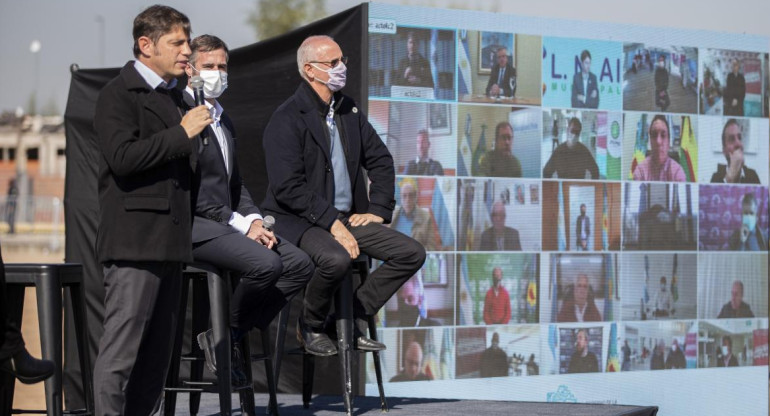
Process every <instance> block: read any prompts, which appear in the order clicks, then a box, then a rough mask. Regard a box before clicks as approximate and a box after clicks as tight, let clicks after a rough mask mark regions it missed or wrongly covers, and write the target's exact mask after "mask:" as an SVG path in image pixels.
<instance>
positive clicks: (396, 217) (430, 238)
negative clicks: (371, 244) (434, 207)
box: [390, 180, 438, 251]
mask: <svg viewBox="0 0 770 416" xmlns="http://www.w3.org/2000/svg"><path fill="white" fill-rule="evenodd" d="M390 228H392V229H394V230H396V231H399V232H401V233H402V234H406V235H408V236H410V237H412V238H413V239H415V240H417V241H418V242H419V243H420V244H422V245H423V246H424V247H425V250H427V251H435V250H437V249H438V244H437V243H436V227H435V226H434V225H433V220H432V219H431V218H430V212H429V211H428V210H427V209H426V208H421V207H418V206H417V186H416V185H415V184H414V183H412V182H411V181H409V180H406V181H404V183H403V184H402V185H401V205H397V206H396V209H395V210H394V211H393V221H391V223H390Z"/></svg>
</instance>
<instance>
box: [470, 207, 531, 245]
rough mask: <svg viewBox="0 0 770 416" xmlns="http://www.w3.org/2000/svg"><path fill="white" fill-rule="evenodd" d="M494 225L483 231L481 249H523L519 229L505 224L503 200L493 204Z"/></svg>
mask: <svg viewBox="0 0 770 416" xmlns="http://www.w3.org/2000/svg"><path fill="white" fill-rule="evenodd" d="M491 216H492V226H491V227H489V228H487V229H486V230H484V231H483V232H482V233H481V246H480V247H479V250H481V251H521V242H520V241H519V231H518V230H517V229H515V228H511V227H506V226H505V216H506V214H505V205H504V204H503V201H497V202H495V203H494V204H492V214H491Z"/></svg>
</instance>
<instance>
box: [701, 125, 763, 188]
mask: <svg viewBox="0 0 770 416" xmlns="http://www.w3.org/2000/svg"><path fill="white" fill-rule="evenodd" d="M722 154H723V155H725V159H727V164H726V165H723V164H721V163H720V164H718V165H717V171H716V172H715V173H714V174H713V175H712V176H711V183H757V184H758V183H759V175H757V171H755V170H754V169H751V168H749V167H748V166H746V165H745V164H744V159H743V126H741V124H740V123H738V120H736V119H734V118H731V119H729V120H727V123H725V126H724V128H723V129H722Z"/></svg>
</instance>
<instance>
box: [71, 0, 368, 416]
mask: <svg viewBox="0 0 770 416" xmlns="http://www.w3.org/2000/svg"><path fill="white" fill-rule="evenodd" d="M193 27H194V26H193ZM367 28H368V5H367V4H365V3H364V4H361V5H359V6H356V7H353V8H350V9H348V10H346V11H343V12H341V13H338V14H336V15H334V16H330V17H327V18H325V19H322V20H319V21H317V22H314V23H311V24H308V25H306V26H303V27H301V28H298V29H296V30H293V31H291V32H289V33H286V34H284V35H281V36H277V37H275V38H271V39H268V40H264V41H262V42H258V43H255V44H253V45H248V46H245V47H242V48H238V49H235V50H232V51H230V62H229V66H230V69H229V71H228V82H229V87H228V90H227V92H226V93H225V94H224V95H223V96H222V98H221V100H220V102H221V104H222V106H223V107H224V109H225V111H226V112H227V113H228V114H229V115H230V117H231V118H232V120H233V122H234V124H235V129H236V135H237V136H236V137H237V138H238V146H239V147H238V148H237V149H236V157H237V159H238V163H239V164H240V166H239V167H240V172H241V175H242V176H243V179H244V181H245V183H246V187H247V188H248V189H249V191H250V192H251V194H252V196H253V197H254V199H255V200H256V201H261V200H262V199H263V198H264V195H265V191H266V189H267V176H266V172H265V164H264V160H265V155H264V152H263V150H262V134H263V132H264V129H265V126H266V125H267V122H268V121H269V119H270V116H271V115H272V113H273V111H274V110H275V109H276V108H277V107H278V106H279V105H280V104H281V103H282V102H283V101H285V100H286V99H287V98H288V97H289V96H290V95H292V94H293V93H294V91H295V90H296V88H297V86H298V85H299V83H300V82H302V81H301V78H300V75H299V72H298V70H297V64H296V59H297V58H296V57H297V54H296V52H297V48H298V47H299V45H300V44H301V43H302V41H303V40H304V39H305V38H306V37H308V36H311V35H328V36H331V37H333V38H334V39H335V40H336V41H337V43H339V45H340V47H341V48H342V51H343V54H345V55H347V56H349V57H350V60H349V62H348V81H347V86H346V87H345V90H344V91H345V93H346V94H347V95H349V96H351V97H352V98H353V99H354V100H356V102H357V103H358V104H359V106H360V107H361V108H366V96H365V95H364V93H365V91H366V84H365V83H366V72H365V71H366V68H367V61H366V60H367V57H368V54H367V45H368V42H367V37H366V34H367V33H368V29H367ZM223 40H224V41H225V42H227V41H228V40H227V39H223ZM119 71H120V68H108V69H80V70H73V71H72V80H71V84H70V92H69V97H68V101H67V109H66V111H65V115H64V119H65V133H66V140H67V149H66V157H67V170H66V180H65V189H64V209H65V227H66V231H65V233H66V235H65V242H66V247H65V260H66V261H67V262H73V263H81V264H83V273H84V276H83V278H84V281H85V287H86V301H87V305H88V309H87V317H88V326H89V330H88V337H89V351H90V353H91V364H92V365H93V363H94V361H95V359H96V354H97V352H98V342H99V338H100V337H101V335H102V333H103V329H102V320H103V316H104V307H103V300H104V287H103V280H102V277H103V276H102V267H101V265H100V264H99V263H98V262H97V261H96V257H95V247H96V229H97V224H98V210H99V202H98V190H97V177H98V169H99V160H100V157H101V156H100V154H99V150H98V148H97V146H96V137H95V132H94V129H93V116H94V108H95V104H96V98H97V96H98V95H99V91H100V90H101V88H102V87H103V86H104V85H105V84H106V83H107V82H108V81H109V80H111V79H112V78H114V77H115V76H117V75H118V73H119ZM180 84H181V85H180V86H183V84H184V83H180ZM292 305H293V306H292V318H291V320H290V328H289V331H288V334H289V335H288V336H287V347H288V348H293V347H295V346H296V341H295V340H294V338H295V337H294V331H295V330H294V323H295V322H296V317H297V316H298V312H299V309H300V307H301V300H300V299H299V297H297V298H295V299H294V302H293V303H292ZM188 313H189V308H188ZM65 316H66V321H65V366H64V371H65V374H64V389H65V398H66V407H67V409H70V410H71V409H79V408H83V407H84V399H83V392H82V387H81V386H80V382H79V380H80V368H79V366H78V361H77V348H76V343H75V341H76V338H75V335H74V334H75V332H74V326H73V324H72V322H71V321H72V314H71V305H69V304H67V305H65ZM276 321H277V320H276ZM275 325H276V322H273V327H272V328H271V330H272V332H273V335H274V334H275ZM188 327H189V322H188ZM258 338H259V337H256V336H252V343H255V341H256V340H257V339H258ZM273 339H274V337H273ZM185 342H186V345H190V344H189V343H190V337H189V330H188V331H186V335H185ZM255 344H258V343H255ZM184 351H187V347H186V348H185V350H184ZM184 351H183V352H184ZM252 351H261V347H259V346H258V345H253V346H252ZM299 357H300V356H299V355H290V354H284V355H283V365H282V369H281V378H280V384H279V391H284V392H293V393H296V392H300V391H301V381H302V380H301V379H302V372H301V359H300V358H299ZM316 367H317V368H316V383H315V386H316V388H315V392H316V393H320V394H339V392H341V389H340V388H339V385H340V382H339V370H338V366H337V361H336V359H328V360H317V361H316ZM254 370H255V372H254V381H255V385H256V388H257V389H262V390H263V391H266V387H265V377H264V369H263V366H261V365H258V366H254ZM182 373H183V374H186V373H187V367H183V371H182Z"/></svg>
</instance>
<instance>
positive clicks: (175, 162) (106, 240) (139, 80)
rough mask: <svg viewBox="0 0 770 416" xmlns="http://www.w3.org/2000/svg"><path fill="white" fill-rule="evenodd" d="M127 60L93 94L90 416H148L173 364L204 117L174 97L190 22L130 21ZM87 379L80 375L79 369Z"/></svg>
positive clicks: (151, 11) (156, 9)
mask: <svg viewBox="0 0 770 416" xmlns="http://www.w3.org/2000/svg"><path fill="white" fill-rule="evenodd" d="M133 37H134V47H133V49H134V56H135V57H136V60H135V61H130V62H128V63H127V64H126V65H125V66H124V67H123V69H122V70H121V71H120V75H118V76H117V77H116V78H115V79H113V80H112V81H110V82H109V83H108V84H107V85H106V86H105V87H104V88H103V89H102V91H101V93H100V94H99V99H98V101H97V104H96V114H95V117H94V129H95V131H96V136H97V144H98V146H99V151H100V156H101V159H100V161H99V181H98V184H99V210H100V211H99V228H98V234H97V243H96V252H97V255H98V259H99V262H101V263H102V265H103V268H104V288H105V299H104V308H105V309H104V335H103V336H102V339H101V341H100V343H99V355H98V357H97V359H96V366H95V369H94V397H95V401H96V411H95V414H96V415H98V416H104V415H109V416H112V415H137V416H145V415H150V414H152V413H154V411H155V410H156V409H157V408H158V406H159V405H160V397H161V392H162V390H163V384H164V382H165V379H166V370H167V368H168V364H169V361H170V359H171V349H172V344H173V338H174V337H172V336H169V334H171V333H172V332H173V328H174V326H175V325H176V318H177V316H176V315H177V310H178V305H179V300H180V288H181V281H182V280H181V278H182V264H183V263H188V262H190V261H192V250H191V249H190V247H191V246H192V242H191V239H190V225H191V223H192V217H191V213H190V182H191V177H192V169H191V166H192V165H194V162H195V157H196V152H195V144H196V141H195V140H193V139H195V138H196V137H197V136H198V133H200V132H201V131H202V130H203V129H204V128H205V127H206V126H207V125H209V124H210V123H211V116H210V115H209V112H208V111H207V110H206V107H203V106H199V107H196V108H193V109H191V110H190V111H188V112H187V113H186V114H184V112H183V110H184V108H183V105H182V99H181V98H182V97H181V94H180V93H179V91H178V90H176V89H174V86H175V85H176V82H177V80H176V78H177V77H180V76H182V75H184V71H185V68H187V60H188V57H189V56H190V46H189V39H190V20H189V19H188V18H187V16H185V15H184V14H182V13H180V12H179V11H177V10H175V9H173V8H171V7H167V6H159V5H156V6H151V7H149V8H147V9H145V10H144V11H143V12H141V13H140V14H139V15H138V16H136V18H135V19H134V26H133ZM84 371H85V370H84Z"/></svg>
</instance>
